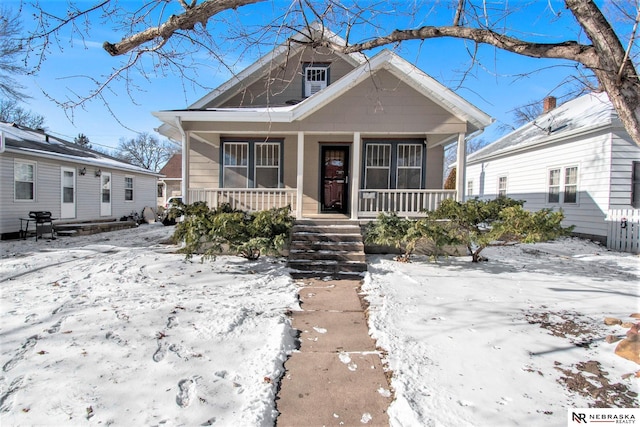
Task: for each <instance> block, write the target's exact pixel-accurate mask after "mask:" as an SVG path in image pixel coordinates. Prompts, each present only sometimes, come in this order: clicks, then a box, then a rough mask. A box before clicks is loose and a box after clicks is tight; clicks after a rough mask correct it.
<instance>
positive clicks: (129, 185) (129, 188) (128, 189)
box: [124, 176, 133, 202]
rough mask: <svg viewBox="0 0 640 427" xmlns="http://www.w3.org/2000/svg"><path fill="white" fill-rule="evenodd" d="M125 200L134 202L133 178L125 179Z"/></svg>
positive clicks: (127, 177) (126, 177)
mask: <svg viewBox="0 0 640 427" xmlns="http://www.w3.org/2000/svg"><path fill="white" fill-rule="evenodd" d="M124 200H125V201H127V202H132V201H133V177H130V176H125V177H124Z"/></svg>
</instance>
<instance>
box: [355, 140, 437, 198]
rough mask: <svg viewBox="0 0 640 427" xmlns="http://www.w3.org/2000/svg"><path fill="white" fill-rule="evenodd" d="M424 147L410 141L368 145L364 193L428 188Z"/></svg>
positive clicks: (365, 153) (365, 146)
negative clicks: (425, 178) (365, 191)
mask: <svg viewBox="0 0 640 427" xmlns="http://www.w3.org/2000/svg"><path fill="white" fill-rule="evenodd" d="M424 165H425V159H424V145H423V144H422V142H413V141H411V140H409V141H391V140H389V141H384V140H383V141H368V142H365V143H364V174H363V175H364V176H363V177H362V179H363V184H362V185H363V188H364V189H419V188H423V185H424Z"/></svg>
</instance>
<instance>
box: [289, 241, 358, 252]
mask: <svg viewBox="0 0 640 427" xmlns="http://www.w3.org/2000/svg"><path fill="white" fill-rule="evenodd" d="M289 248H290V250H294V251H295V250H299V251H364V243H362V242H308V241H300V240H297V241H293V242H291V245H290V246H289Z"/></svg>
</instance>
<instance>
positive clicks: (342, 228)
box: [291, 224, 361, 234]
mask: <svg viewBox="0 0 640 427" xmlns="http://www.w3.org/2000/svg"><path fill="white" fill-rule="evenodd" d="M291 232H292V233H293V234H296V233H318V234H361V232H360V226H358V225H325V224H322V225H294V226H293V228H292V229H291Z"/></svg>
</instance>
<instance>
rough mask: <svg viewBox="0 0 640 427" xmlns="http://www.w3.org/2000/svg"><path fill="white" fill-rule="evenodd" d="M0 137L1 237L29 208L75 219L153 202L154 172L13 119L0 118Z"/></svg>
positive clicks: (111, 215) (123, 212)
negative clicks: (20, 123)
mask: <svg viewBox="0 0 640 427" xmlns="http://www.w3.org/2000/svg"><path fill="white" fill-rule="evenodd" d="M0 139H1V142H0V205H1V206H2V210H0V236H2V237H3V238H9V237H14V236H16V235H17V234H18V231H19V230H20V225H21V224H20V218H24V217H28V215H29V212H30V211H50V212H51V213H52V217H54V218H57V219H58V222H80V221H90V220H98V219H100V220H104V219H116V220H117V219H119V218H120V217H122V216H128V215H130V214H131V213H132V212H134V211H135V212H138V213H139V214H140V213H141V212H142V209H144V208H145V207H147V206H149V207H152V208H155V207H156V192H157V180H158V177H160V176H161V175H159V174H158V173H155V172H152V171H149V170H146V169H143V168H140V167H137V166H134V165H131V164H129V163H126V162H122V161H119V160H116V159H114V158H112V157H109V156H106V155H104V154H101V153H98V152H96V151H93V150H89V149H86V148H83V147H80V146H79V145H77V144H74V143H71V142H68V141H64V140H62V139H59V138H56V137H54V136H51V135H48V134H46V133H45V132H43V131H37V130H32V129H28V128H24V127H20V126H17V125H13V124H8V123H0Z"/></svg>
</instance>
